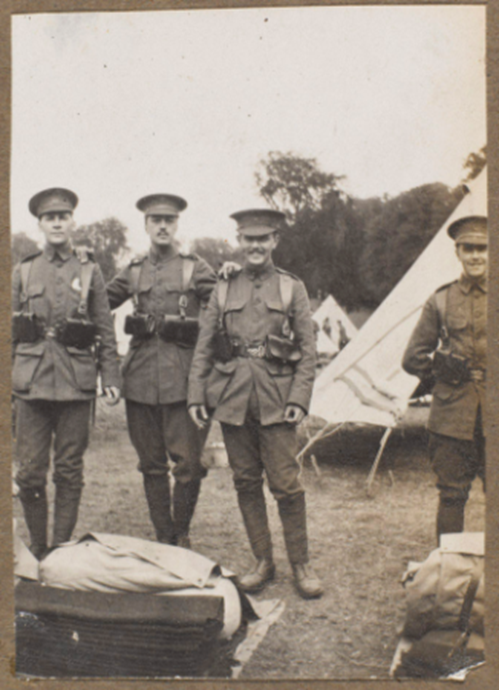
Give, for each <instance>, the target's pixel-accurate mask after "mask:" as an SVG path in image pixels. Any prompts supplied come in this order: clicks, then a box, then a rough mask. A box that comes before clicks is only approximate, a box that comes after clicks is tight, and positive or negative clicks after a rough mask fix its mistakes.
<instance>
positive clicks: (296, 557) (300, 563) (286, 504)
mask: <svg viewBox="0 0 499 691" xmlns="http://www.w3.org/2000/svg"><path fill="white" fill-rule="evenodd" d="M277 505H278V507H279V516H280V517H281V523H282V528H283V532H284V542H285V543H286V551H287V553H288V559H289V561H290V563H291V568H292V570H293V576H294V581H295V586H296V589H297V591H298V593H299V594H300V595H301V597H303V598H306V599H311V598H315V597H320V596H321V595H322V594H323V592H324V590H323V587H322V583H321V582H320V580H319V578H318V577H317V575H316V574H315V572H314V570H313V569H312V567H311V566H310V564H309V563H308V538H307V514H306V508H305V495H304V494H296V495H294V496H292V497H286V498H285V499H280V500H279V501H278V504H277Z"/></svg>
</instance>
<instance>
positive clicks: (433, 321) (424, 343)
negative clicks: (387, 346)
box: [402, 286, 446, 381]
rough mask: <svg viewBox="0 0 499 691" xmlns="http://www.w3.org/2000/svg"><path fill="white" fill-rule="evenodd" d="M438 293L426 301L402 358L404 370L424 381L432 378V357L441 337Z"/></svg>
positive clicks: (443, 288) (444, 287)
mask: <svg viewBox="0 0 499 691" xmlns="http://www.w3.org/2000/svg"><path fill="white" fill-rule="evenodd" d="M445 289H446V286H443V287H442V288H441V289H439V290H445ZM438 292H439V291H437V293H438ZM437 293H433V295H431V296H430V298H429V299H428V300H427V301H426V303H425V305H424V307H423V311H422V312H421V316H420V317H419V321H418V323H417V324H416V327H415V329H414V331H413V332H412V335H411V338H410V340H409V343H408V344H407V347H406V349H405V352H404V355H403V358H402V367H403V368H404V370H405V371H406V372H408V373H409V374H413V375H415V376H417V377H419V378H420V379H421V380H422V381H424V380H429V379H430V378H431V377H432V366H433V364H432V355H433V353H434V352H435V350H436V349H437V347H438V342H439V337H440V329H441V325H440V317H439V314H438V307H437V298H436V295H437Z"/></svg>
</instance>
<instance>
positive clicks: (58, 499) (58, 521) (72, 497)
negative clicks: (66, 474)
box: [52, 482, 81, 547]
mask: <svg viewBox="0 0 499 691" xmlns="http://www.w3.org/2000/svg"><path fill="white" fill-rule="evenodd" d="M80 497H81V487H71V486H69V485H66V484H64V483H61V482H59V483H58V484H57V485H56V490H55V508H54V532H53V536H52V547H57V546H58V545H61V544H62V543H63V542H68V541H69V540H71V535H72V534H73V530H74V527H75V525H76V521H77V520H78V507H79V506H80Z"/></svg>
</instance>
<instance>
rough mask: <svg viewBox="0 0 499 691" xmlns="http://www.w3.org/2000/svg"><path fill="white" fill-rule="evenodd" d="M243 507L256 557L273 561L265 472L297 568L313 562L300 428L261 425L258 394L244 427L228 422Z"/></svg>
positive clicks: (225, 429)
mask: <svg viewBox="0 0 499 691" xmlns="http://www.w3.org/2000/svg"><path fill="white" fill-rule="evenodd" d="M222 432H223V437H224V441H225V446H226V448H227V454H228V457H229V464H230V466H231V468H232V473H233V479H234V486H235V488H236V491H237V497H238V502H239V508H240V510H241V514H242V517H243V521H244V525H245V528H246V532H247V535H248V539H249V542H250V545H251V549H252V551H253V554H254V556H255V557H256V559H258V560H259V559H263V558H266V559H272V542H271V537H270V530H269V525H268V518H267V509H266V505H265V496H264V493H263V472H264V471H265V474H266V476H267V480H268V484H269V488H270V491H271V492H272V494H273V495H274V497H275V499H276V500H277V505H278V509H279V516H280V519H281V523H282V527H283V532H284V540H285V543H286V551H287V553H288V558H289V561H290V562H291V563H292V564H305V563H306V562H307V561H308V541H307V526H306V509H305V493H304V491H303V487H302V485H301V483H300V480H299V477H298V476H299V471H300V468H299V465H298V462H297V461H296V453H297V439H296V428H295V427H294V426H293V425H289V424H287V423H280V424H275V425H268V426H263V425H261V424H260V421H259V415H258V407H257V402H256V400H255V396H254V395H252V396H251V398H250V404H249V407H248V413H247V416H246V419H245V422H244V425H242V426H236V425H228V424H226V423H222Z"/></svg>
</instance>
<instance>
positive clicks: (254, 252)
mask: <svg viewBox="0 0 499 691" xmlns="http://www.w3.org/2000/svg"><path fill="white" fill-rule="evenodd" d="M248 254H265V250H262V249H257V248H255V249H252V250H248Z"/></svg>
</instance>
